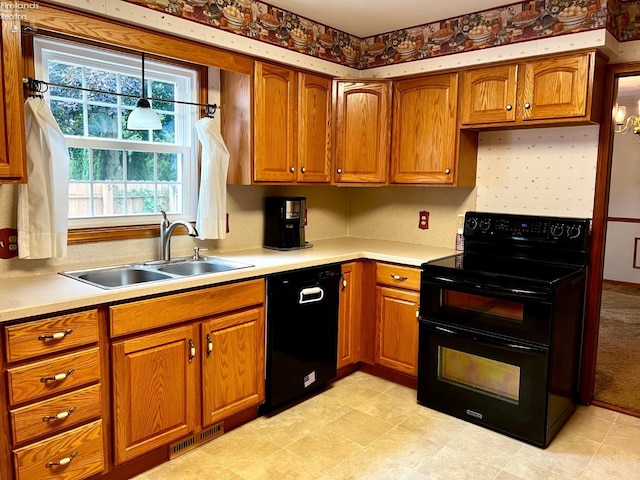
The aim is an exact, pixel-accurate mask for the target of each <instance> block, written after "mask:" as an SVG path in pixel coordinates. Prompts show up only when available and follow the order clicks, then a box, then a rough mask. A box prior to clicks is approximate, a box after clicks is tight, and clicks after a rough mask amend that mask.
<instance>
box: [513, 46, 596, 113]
mask: <svg viewBox="0 0 640 480" xmlns="http://www.w3.org/2000/svg"><path fill="white" fill-rule="evenodd" d="M588 88H589V56H588V55H580V56H571V57H560V58H549V59H546V60H540V61H534V62H529V63H527V64H525V65H524V81H523V83H522V92H523V93H522V100H523V103H522V108H523V110H522V118H523V120H526V121H534V120H546V119H555V118H573V117H584V116H585V115H586V110H587V97H588V94H587V93H588V92H587V90H588Z"/></svg>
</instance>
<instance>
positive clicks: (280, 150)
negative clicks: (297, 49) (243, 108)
mask: <svg viewBox="0 0 640 480" xmlns="http://www.w3.org/2000/svg"><path fill="white" fill-rule="evenodd" d="M295 103H296V73H295V72H294V71H293V70H289V69H288V68H283V67H277V66H273V65H268V64H265V63H260V62H256V66H255V111H254V125H255V133H254V139H253V151H254V171H253V178H254V180H255V181H258V182H260V181H268V182H293V181H294V180H295V178H296V173H295V171H296V162H295V157H294V153H295V150H294V147H295V138H294V135H295V121H296V119H295V114H296V105H295Z"/></svg>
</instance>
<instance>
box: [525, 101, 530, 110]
mask: <svg viewBox="0 0 640 480" xmlns="http://www.w3.org/2000/svg"><path fill="white" fill-rule="evenodd" d="M524 108H526V109H527V110H529V109H530V108H531V104H530V103H529V102H527V103H525V104H524Z"/></svg>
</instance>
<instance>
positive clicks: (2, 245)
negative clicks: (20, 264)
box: [0, 228, 18, 258]
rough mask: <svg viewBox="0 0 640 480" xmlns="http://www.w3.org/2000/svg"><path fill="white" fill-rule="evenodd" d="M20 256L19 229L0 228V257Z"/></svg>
mask: <svg viewBox="0 0 640 480" xmlns="http://www.w3.org/2000/svg"><path fill="white" fill-rule="evenodd" d="M17 256H18V231H17V230H16V229H15V228H2V229H0V258H12V257H17Z"/></svg>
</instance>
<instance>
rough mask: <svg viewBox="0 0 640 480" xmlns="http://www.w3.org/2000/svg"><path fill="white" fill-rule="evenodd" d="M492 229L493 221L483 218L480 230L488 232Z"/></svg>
mask: <svg viewBox="0 0 640 480" xmlns="http://www.w3.org/2000/svg"><path fill="white" fill-rule="evenodd" d="M490 228H491V220H490V219H488V218H483V219H482V220H480V230H482V231H483V232H486V231H487V230H489V229H490Z"/></svg>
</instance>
